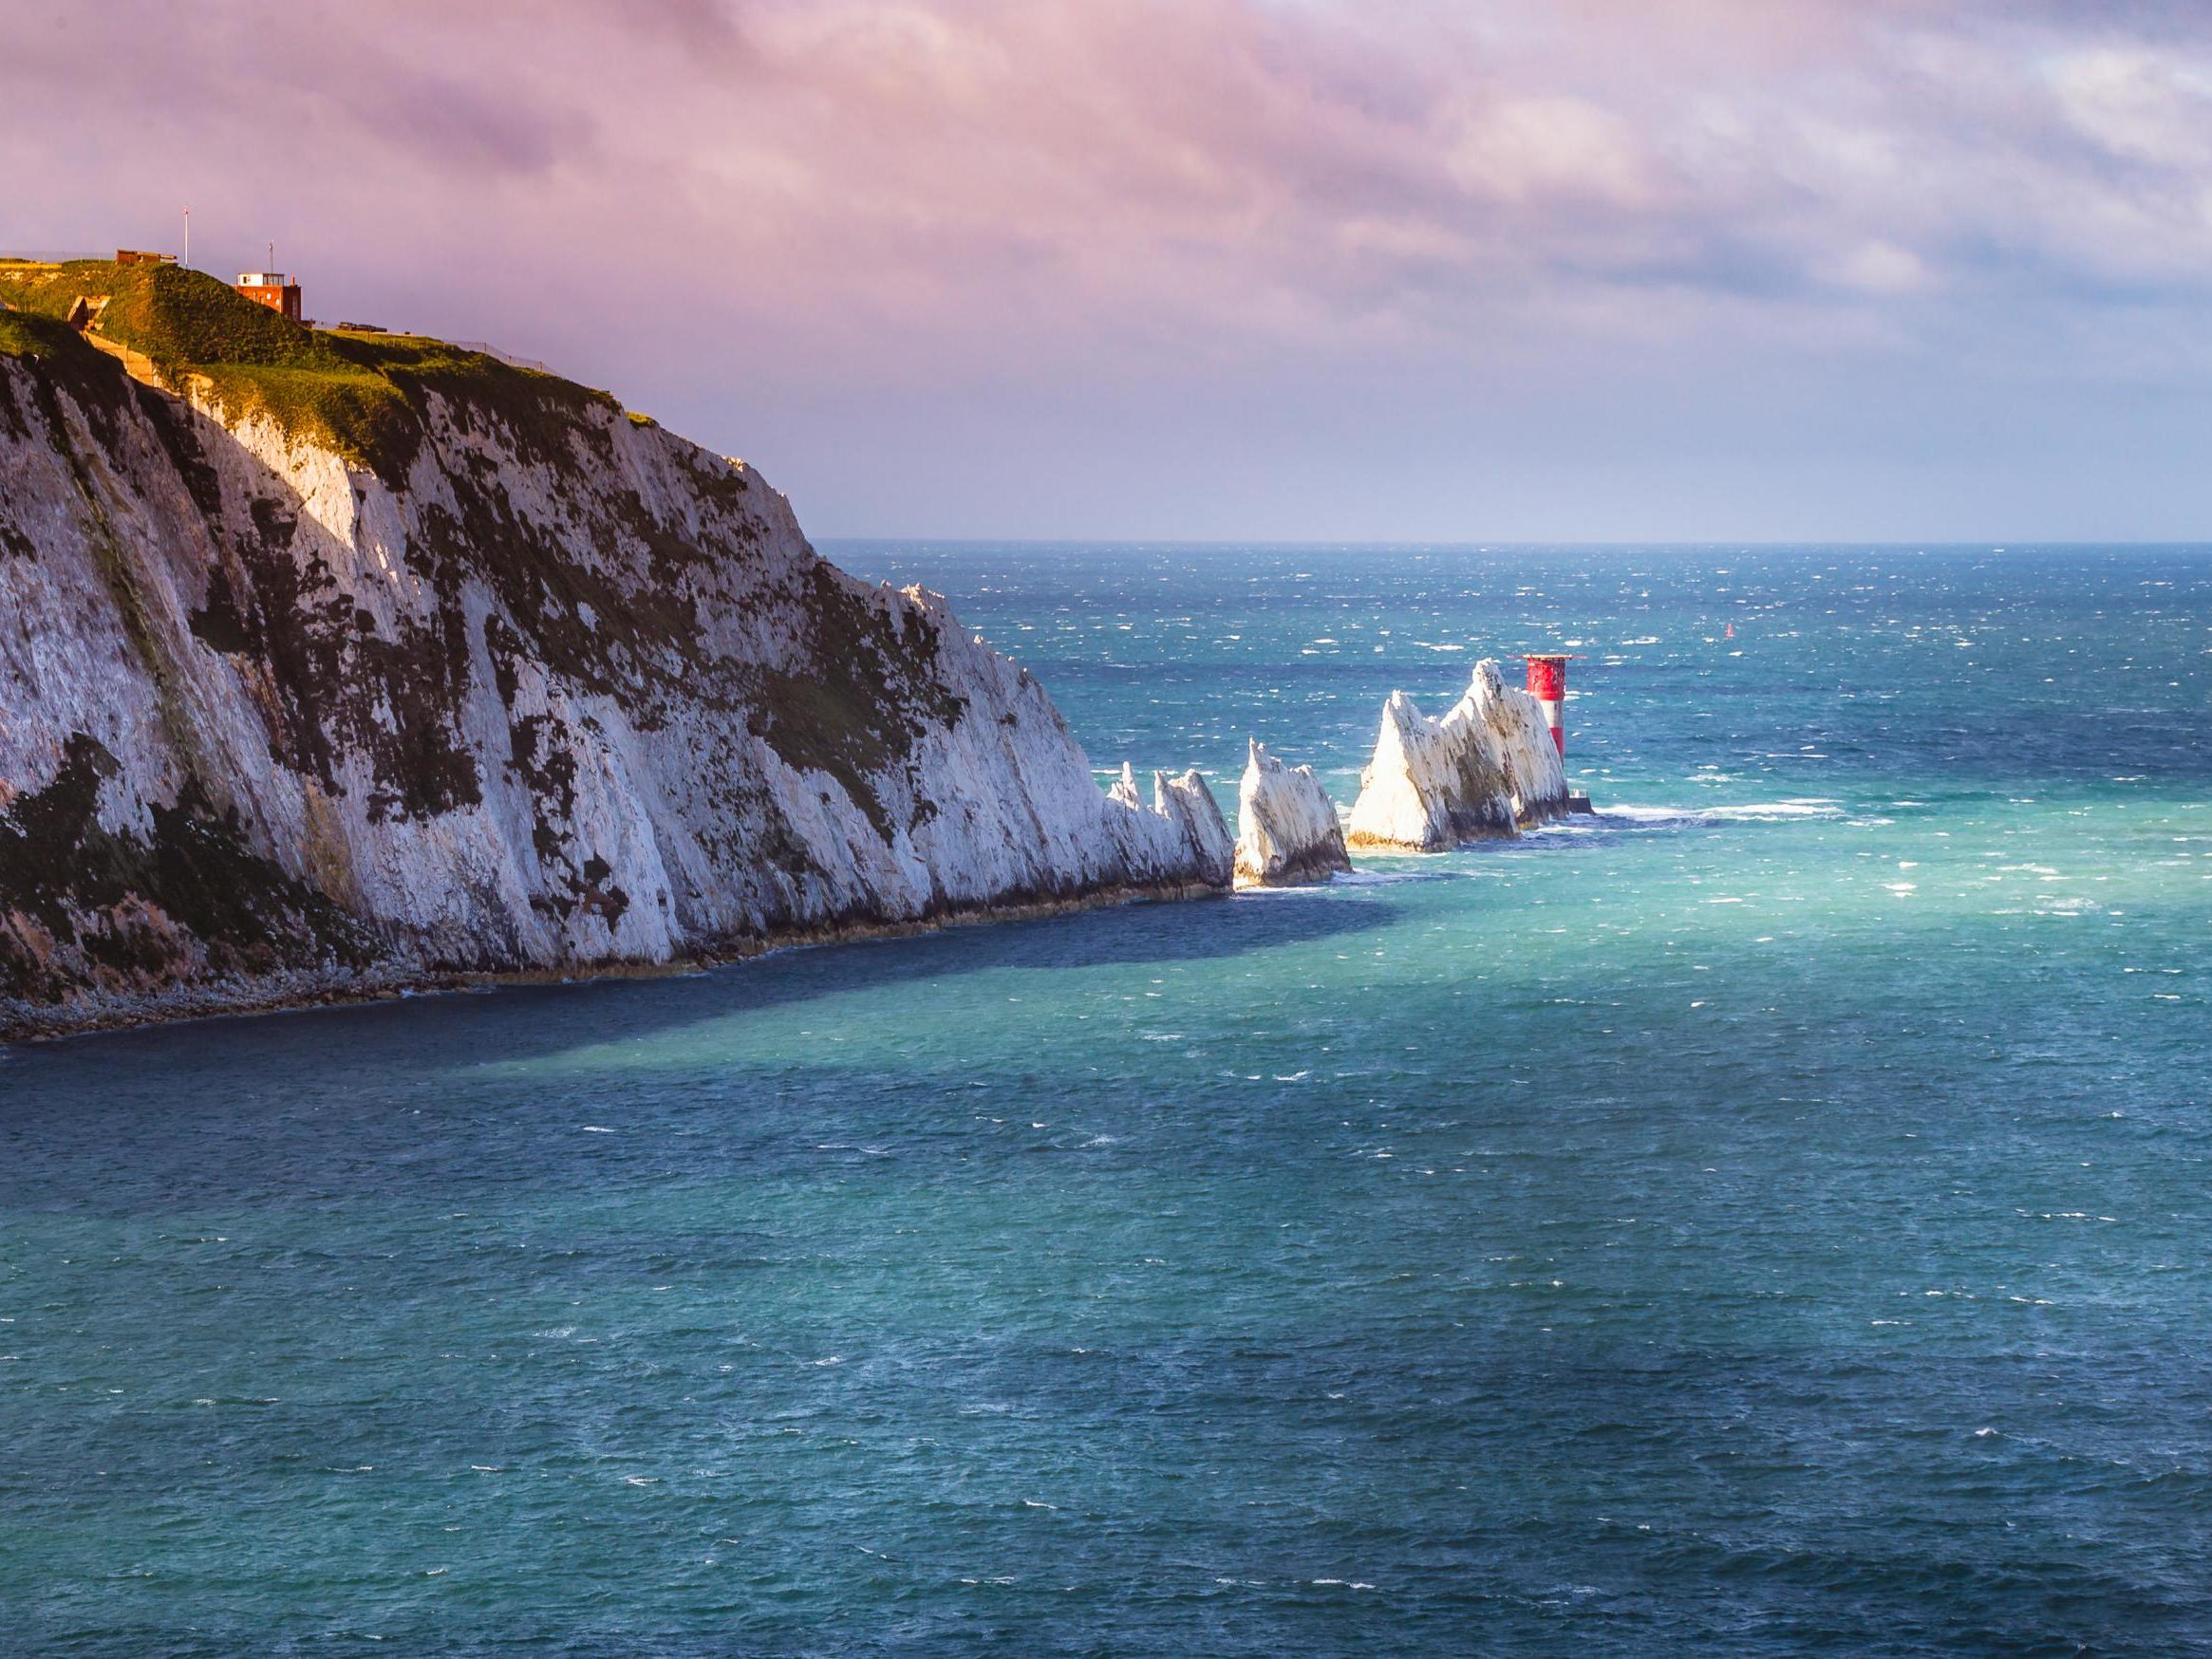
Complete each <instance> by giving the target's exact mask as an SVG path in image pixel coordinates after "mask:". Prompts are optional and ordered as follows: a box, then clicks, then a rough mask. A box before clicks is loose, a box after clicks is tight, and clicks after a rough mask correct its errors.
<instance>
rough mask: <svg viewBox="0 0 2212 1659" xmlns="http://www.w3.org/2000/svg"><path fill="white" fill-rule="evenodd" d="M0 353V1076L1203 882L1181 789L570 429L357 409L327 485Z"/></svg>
mask: <svg viewBox="0 0 2212 1659" xmlns="http://www.w3.org/2000/svg"><path fill="white" fill-rule="evenodd" d="M179 274H180V275H182V274H188V273H179ZM192 280H193V281H195V282H205V280H206V279H204V278H197V277H194V278H193V279H192ZM241 303H243V302H241ZM111 314H112V313H111ZM272 320H273V319H272ZM0 321H4V322H6V323H7V324H9V326H17V332H16V333H15V334H13V335H12V336H9V337H8V338H4V339H0V1038H5V1037H7V1036H9V1035H22V1034H24V1033H27V1032H33V1031H59V1030H66V1029H71V1028H73V1027H78V1026H83V1025H86V1024H91V1023H98V1022H100V1021H103V1020H110V1019H118V1018H142V1017H156V1016H164V1015H169V1014H178V1013H188V1012H193V1011H197V1010H203V1009H209V1008H216V1007H237V1006H255V1005H265V1004H270V1003H275V1002H282V1001H289V1000H296V999H299V998H302V997H316V996H323V995H329V994H341V995H343V994H350V993H352V992H356V991H364V990H375V989H380V988H390V987H393V986H398V985H404V984H408V983H415V982H420V981H422V980H423V979H430V978H436V977H439V976H442V975H450V974H474V973H486V972H495V973H496V972H515V971H520V972H532V971H538V972H548V973H562V974H565V973H571V972H579V971H590V969H592V968H593V967H595V966H601V965H609V964H617V963H658V962H668V961H672V960H692V959H704V958H713V957H720V956H728V955H739V954H747V953H750V952H751V951H754V950H758V949H759V948H762V947H764V946H766V945H769V944H773V943H776V942H778V941H789V940H801V939H809V938H821V937H830V936H834V935H837V934H839V933H844V932H855V931H866V930H870V929H874V928H883V927H900V926H906V925H913V924H922V923H930V922H934V921H938V920H941V919H946V918H950V917H954V916H958V915H961V914H963V913H979V912H992V911H999V910H1010V909H1016V908H1022V907H1029V906H1037V905H1054V904H1072V903H1081V902H1093V901H1098V900H1103V899H1111V898H1115V897H1121V896H1130V895H1161V896H1180V895H1190V894H1199V893H1207V892H1213V891H1219V890H1222V889H1225V888H1226V887H1227V886H1228V884H1229V881H1230V870H1231V863H1232V851H1231V846H1230V840H1229V835H1228V829H1227V827H1226V826H1225V825H1224V823H1223V821H1222V817H1221V813H1220V811H1219V810H1218V808H1216V807H1215V805H1214V802H1213V799H1212V796H1211V795H1210V793H1209V792H1208V790H1207V788H1206V786H1205V784H1204V782H1203V780H1202V779H1200V778H1199V777H1198V775H1197V774H1194V773H1192V774H1184V775H1183V776H1181V777H1179V778H1174V779H1170V778H1168V777H1165V776H1155V779H1154V783H1153V799H1152V801H1151V802H1150V803H1145V802H1142V801H1140V800H1138V798H1137V796H1136V792H1135V785H1134V775H1133V774H1131V773H1129V772H1128V771H1127V770H1126V769H1125V771H1124V774H1123V778H1122V781H1121V782H1120V783H1119V784H1117V785H1116V786H1115V788H1114V790H1113V791H1112V792H1105V791H1101V790H1100V788H1099V787H1098V784H1097V780H1096V778H1095V776H1094V774H1093V772H1092V769H1091V765H1090V762H1089V761H1088V759H1087V758H1086V757H1085V755H1084V754H1083V751H1082V750H1081V748H1080V747H1079V746H1078V744H1077V742H1076V741H1075V739H1074V738H1073V736H1071V735H1070V734H1069V732H1068V729H1067V727H1066V726H1065V725H1064V724H1063V723H1062V721H1061V719H1060V717H1059V713H1058V712H1057V711H1056V710H1055V709H1054V707H1053V703H1052V699H1050V698H1049V697H1047V696H1046V695H1045V692H1044V688H1043V687H1042V686H1040V684H1038V683H1037V681H1036V680H1033V679H1032V678H1031V677H1030V675H1029V674H1028V673H1027V671H1026V670H1024V669H1022V667H1020V666H1019V665H1018V664H1016V663H1014V662H1009V661H1008V660H1007V659H1005V658H1004V657H1002V656H1000V655H998V654H997V653H995V652H993V651H991V650H989V649H987V648H985V646H984V644H983V643H982V642H981V640H980V639H977V638H973V637H971V636H970V635H968V634H967V633H966V632H965V631H964V630H963V629H962V627H961V626H960V624H959V623H958V622H957V621H956V619H955V618H954V617H953V615H952V612H951V610H950V609H949V608H948V606H947V604H946V602H945V601H944V600H943V599H942V598H940V597H939V596H937V595H935V594H932V593H928V592H925V591H923V590H921V589H919V588H909V589H907V590H905V591H904V592H893V591H891V590H890V589H889V588H888V587H870V586H867V585H865V584H863V583H860V582H858V581H855V580H853V578H851V577H849V576H847V575H845V574H844V573H843V572H841V571H839V570H837V569H834V568H833V567H832V566H830V565H829V564H827V563H826V562H824V561H823V560H822V559H820V558H819V557H817V556H816V555H815V552H814V550H812V549H811V548H810V547H809V546H808V545H807V542H806V540H805V538H804V537H803V536H802V535H801V534H800V532H799V528H798V525H797V522H796V521H795V520H794V518H793V515H792V513H791V509H790V506H789V504H788V503H787V502H786V501H785V500H784V498H783V497H782V496H781V495H780V494H777V492H775V491H774V490H772V489H770V488H769V487H768V486H767V485H766V484H765V483H764V482H763V481H762V480H761V479H760V478H759V475H757V474H755V473H754V472H753V471H752V470H751V469H749V468H748V467H746V466H745V465H744V464H742V463H741V462H738V461H734V460H729V459H725V458H723V457H720V456H717V455H713V454H710V453H708V452H707V451H705V450H703V449H701V448H699V447H697V446H696V445H694V444H691V443H688V442H685V441H684V440H683V439H681V438H676V437H673V436H671V435H670V434H668V433H667V432H665V431H664V430H662V429H660V428H659V427H658V426H656V425H654V424H652V423H651V422H649V421H644V420H641V419H635V418H631V417H627V416H626V415H625V413H624V411H623V410H622V409H621V407H620V406H619V405H617V404H616V403H614V402H613V401H611V400H609V399H607V398H605V397H604V396H603V395H601V394H594V393H589V392H586V391H585V390H584V389H583V388H580V387H576V386H573V385H571V384H569V383H568V382H562V381H558V380H555V379H553V377H550V376H540V375H533V374H528V373H525V372H523V371H519V370H515V369H511V368H507V367H505V366H504V365H501V364H497V363H492V362H491V361H490V360H482V361H480V362H478V363H471V364H470V365H469V372H468V374H467V375H465V376H456V375H454V374H451V373H446V374H442V375H440V374H431V373H428V372H425V373H423V374H422V375H420V376H414V377H409V376H408V375H406V374H403V373H402V372H400V371H399V370H394V371H392V374H391V377H390V378H391V381H392V383H393V384H395V385H397V386H399V388H400V390H401V392H402V393H403V399H401V398H399V397H395V398H394V399H393V400H392V406H393V407H394V408H397V409H398V410H399V411H400V414H401V417H402V419H400V421H399V424H397V425H391V424H388V423H387V424H386V425H385V426H384V427H382V428H380V429H379V430H378V431H377V432H376V433H374V434H373V435H372V437H373V438H374V440H375V444H376V446H377V447H376V449H375V451H374V453H373V454H370V455H366V456H365V455H364V454H363V453H359V452H358V451H353V452H349V451H347V450H345V449H343V448H342V447H341V446H340V445H339V444H338V443H336V442H335V441H333V440H330V439H329V438H326V437H321V436H318V435H317V434H316V433H315V432H314V431H313V430H312V429H311V428H309V429H306V430H303V429H302V426H301V424H300V423H299V422H297V421H288V422H285V423H281V424H280V422H279V421H278V419H275V418H273V417H272V415H271V414H269V413H267V412H266V410H265V409H264V408H262V407H259V406H255V405H254V404H253V403H251V402H250V401H247V400H244V399H242V398H238V399H236V400H235V401H232V402H230V403H228V404H226V402H225V401H224V394H221V393H218V392H217V391H216V382H210V381H207V380H204V379H198V378H195V377H178V383H179V384H181V385H182V386H183V387H184V388H185V389H186V390H187V391H188V392H189V393H190V394H191V395H190V396H188V397H180V396H176V395H172V394H171V393H169V392H167V391H164V390H160V389H157V388H156V387H153V386H148V385H141V384H140V383H139V382H137V381H135V380H133V379H130V378H127V377H126V375H125V373H124V371H123V369H122V367H121V366H120V365H119V364H118V363H115V362H113V361H111V359H110V358H108V357H105V356H102V355H99V354H97V353H95V352H94V351H93V350H92V349H91V348H90V347H89V346H87V345H84V343H82V342H81V341H78V340H76V339H75V338H74V337H73V336H70V335H69V334H67V333H66V331H65V330H62V329H60V328H59V327H56V328H53V329H47V330H46V331H44V332H39V331H36V330H33V331H31V332H30V333H28V335H27V334H26V333H25V332H24V331H23V329H24V328H25V327H28V325H22V326H18V323H19V319H18V318H17V317H16V316H15V315H13V314H9V315H7V316H5V317H0ZM275 321H280V320H275ZM284 326H287V327H290V326H291V325H284ZM303 332H304V331H303ZM315 338H316V339H317V340H321V339H322V338H324V337H322V336H316V337H315Z"/></svg>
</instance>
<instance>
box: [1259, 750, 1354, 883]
mask: <svg viewBox="0 0 2212 1659" xmlns="http://www.w3.org/2000/svg"><path fill="white" fill-rule="evenodd" d="M1250 742H1251V749H1250V753H1249V755H1248V757H1247V760H1246V762H1245V775H1244V778H1243V780H1242V781H1241V782H1240V783H1239V784H1238V785H1237V848H1236V885H1238V886H1240V887H1289V886H1297V885H1301V884H1303V883H1307V882H1325V881H1327V880H1328V879H1329V877H1331V876H1332V875H1334V874H1336V873H1337V872H1338V871H1339V870H1348V869H1350V868H1351V867H1352V861H1351V860H1350V859H1349V858H1347V857H1346V856H1345V854H1344V828H1343V825H1342V824H1340V822H1339V821H1338V818H1337V805H1336V803H1335V802H1334V801H1332V800H1330V799H1329V792H1328V791H1327V790H1326V789H1324V788H1322V781H1321V779H1320V778H1318V777H1316V776H1314V774H1313V768H1312V767H1310V766H1285V765H1284V764H1283V762H1282V761H1280V760H1278V759H1276V757H1275V756H1274V755H1270V754H1268V753H1267V746H1266V745H1265V744H1264V743H1262V742H1261V741H1260V740H1259V739H1258V738H1256V737H1255V738H1252V739H1251V740H1250Z"/></svg>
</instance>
